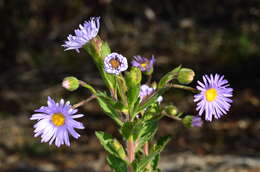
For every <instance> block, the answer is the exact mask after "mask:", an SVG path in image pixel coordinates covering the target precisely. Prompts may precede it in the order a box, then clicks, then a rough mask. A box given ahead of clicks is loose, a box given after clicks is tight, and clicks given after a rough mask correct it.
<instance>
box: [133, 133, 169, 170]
mask: <svg viewBox="0 0 260 172" xmlns="http://www.w3.org/2000/svg"><path fill="white" fill-rule="evenodd" d="M170 139H171V136H164V137H161V138H160V139H159V140H158V142H157V143H156V144H155V145H154V146H153V147H152V149H151V150H150V153H149V155H147V156H144V157H143V158H142V159H136V160H135V161H134V162H133V167H134V170H135V172H143V171H144V170H145V168H146V166H147V164H148V163H150V162H151V161H152V160H153V159H154V158H155V157H156V156H157V155H158V154H160V152H161V151H162V150H163V149H164V148H165V146H166V144H167V143H168V142H169V141H170Z"/></svg>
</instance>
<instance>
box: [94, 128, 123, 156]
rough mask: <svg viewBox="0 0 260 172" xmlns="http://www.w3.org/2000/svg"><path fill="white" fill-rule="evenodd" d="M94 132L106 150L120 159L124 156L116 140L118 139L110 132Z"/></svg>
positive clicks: (121, 147)
mask: <svg viewBox="0 0 260 172" xmlns="http://www.w3.org/2000/svg"><path fill="white" fill-rule="evenodd" d="M95 134H96V136H97V138H98V139H99V142H100V143H101V145H102V146H103V147H104V149H105V150H106V151H107V152H109V153H110V154H111V155H113V156H115V157H117V158H120V159H122V160H124V159H125V158H126V153H125V151H124V148H123V146H122V145H121V144H120V143H119V142H118V140H116V139H113V137H112V136H111V135H110V134H107V133H104V132H102V131H96V132H95Z"/></svg>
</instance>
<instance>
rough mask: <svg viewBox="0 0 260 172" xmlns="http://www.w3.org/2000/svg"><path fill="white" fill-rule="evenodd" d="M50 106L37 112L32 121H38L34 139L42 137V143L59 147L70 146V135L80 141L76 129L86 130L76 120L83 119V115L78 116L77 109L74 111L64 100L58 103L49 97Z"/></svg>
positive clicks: (43, 107) (35, 126)
mask: <svg viewBox="0 0 260 172" xmlns="http://www.w3.org/2000/svg"><path fill="white" fill-rule="evenodd" d="M47 103H48V106H42V107H41V108H39V109H37V110H35V113H34V114H33V115H32V117H31V118H30V120H37V123H36V124H35V125H34V128H35V130H34V133H35V134H34V137H38V136H40V137H41V142H49V144H50V145H51V144H52V143H53V142H54V143H55V145H56V146H57V147H60V146H61V145H63V144H66V145H67V146H70V140H69V134H70V135H72V136H73V137H74V138H76V139H78V138H79V137H80V135H79V134H78V133H77V132H76V131H75V128H76V129H84V126H83V124H82V123H81V122H78V121H76V120H74V119H75V118H80V117H83V116H84V115H83V114H76V113H77V109H73V108H72V106H71V105H70V102H69V101H67V102H66V103H65V102H64V100H63V99H61V100H60V102H59V103H56V102H55V101H54V100H53V99H51V98H50V97H48V101H47Z"/></svg>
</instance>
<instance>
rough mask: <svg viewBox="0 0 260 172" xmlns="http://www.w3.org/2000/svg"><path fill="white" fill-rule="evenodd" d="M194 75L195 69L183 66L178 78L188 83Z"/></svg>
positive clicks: (183, 82)
mask: <svg viewBox="0 0 260 172" xmlns="http://www.w3.org/2000/svg"><path fill="white" fill-rule="evenodd" d="M194 76H195V73H194V72H193V70H191V69H189V68H181V70H180V71H179V74H178V77H177V79H178V81H179V82H180V83H181V84H185V85H188V84H190V83H191V82H192V81H193V78H194Z"/></svg>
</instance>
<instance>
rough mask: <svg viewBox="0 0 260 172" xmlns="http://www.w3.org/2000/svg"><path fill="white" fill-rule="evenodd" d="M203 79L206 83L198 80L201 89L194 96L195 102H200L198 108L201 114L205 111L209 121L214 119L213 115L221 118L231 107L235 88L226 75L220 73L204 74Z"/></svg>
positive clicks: (198, 87)
mask: <svg viewBox="0 0 260 172" xmlns="http://www.w3.org/2000/svg"><path fill="white" fill-rule="evenodd" d="M203 81H204V83H202V82H200V81H198V84H199V85H198V86H197V87H196V88H197V89H198V90H199V91H200V93H199V94H196V95H195V96H194V102H198V103H197V108H196V110H197V111H199V115H200V116H201V115H202V113H203V112H205V119H206V120H208V121H212V118H213V117H215V118H216V119H219V118H220V117H221V116H223V115H224V114H226V113H227V112H228V111H229V109H230V106H231V105H230V103H232V102H233V101H232V100H231V99H230V97H232V96H233V95H232V92H233V89H232V88H230V87H229V84H228V81H227V80H225V79H224V76H220V75H218V74H215V76H213V75H212V74H211V75H210V76H208V75H204V76H203Z"/></svg>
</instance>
